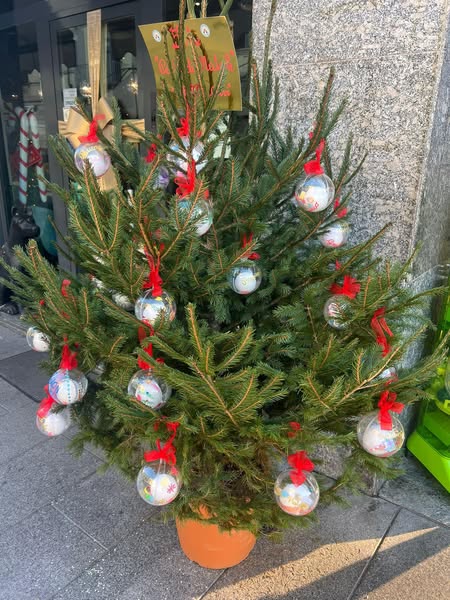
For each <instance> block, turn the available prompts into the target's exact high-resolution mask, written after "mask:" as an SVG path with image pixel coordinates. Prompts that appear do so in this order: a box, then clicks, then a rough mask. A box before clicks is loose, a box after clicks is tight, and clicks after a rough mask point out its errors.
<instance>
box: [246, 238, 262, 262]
mask: <svg viewBox="0 0 450 600" xmlns="http://www.w3.org/2000/svg"><path fill="white" fill-rule="evenodd" d="M252 241H253V233H250V234H249V235H248V237H247V234H244V236H243V238H242V248H246V247H247V246H249V245H250V244H251V243H252ZM245 258H248V260H259V259H260V258H261V255H260V254H258V253H257V252H248V253H247V254H246V255H245Z"/></svg>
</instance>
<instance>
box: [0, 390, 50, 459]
mask: <svg viewBox="0 0 450 600" xmlns="http://www.w3.org/2000/svg"><path fill="white" fill-rule="evenodd" d="M26 400H27V402H28V406H20V405H19V407H17V408H14V407H11V409H10V410H4V412H3V413H0V464H3V463H6V462H8V461H9V460H10V459H12V458H15V457H16V456H19V455H21V454H23V453H24V452H26V451H27V450H29V449H31V448H33V447H34V446H38V445H39V444H45V442H46V438H45V436H44V435H43V434H42V433H40V432H39V431H38V429H37V427H36V425H35V421H36V404H35V403H34V402H32V401H31V400H30V399H29V398H26ZM42 451H43V452H44V450H42Z"/></svg>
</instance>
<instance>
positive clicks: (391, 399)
mask: <svg viewBox="0 0 450 600" xmlns="http://www.w3.org/2000/svg"><path fill="white" fill-rule="evenodd" d="M396 400H397V394H396V393H395V392H390V391H389V390H384V392H381V396H380V400H379V402H378V408H379V409H380V410H379V412H378V421H379V423H380V427H381V429H385V430H387V429H389V430H390V429H392V417H391V415H390V413H389V411H390V410H391V411H392V412H395V413H397V414H400V413H401V412H402V410H403V407H404V406H405V405H404V404H402V403H401V402H396Z"/></svg>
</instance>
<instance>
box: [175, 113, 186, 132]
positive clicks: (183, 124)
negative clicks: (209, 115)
mask: <svg viewBox="0 0 450 600" xmlns="http://www.w3.org/2000/svg"><path fill="white" fill-rule="evenodd" d="M188 115H189V113H188V112H186V117H181V119H180V123H181V125H180V127H177V133H178V135H179V136H180V137H189V118H188Z"/></svg>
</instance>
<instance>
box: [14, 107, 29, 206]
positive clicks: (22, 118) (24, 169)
mask: <svg viewBox="0 0 450 600" xmlns="http://www.w3.org/2000/svg"><path fill="white" fill-rule="evenodd" d="M14 112H15V113H16V115H17V117H18V119H19V127H20V138H19V200H20V202H21V203H22V204H24V205H25V204H26V203H27V188H28V141H29V137H30V123H29V120H28V116H27V113H26V112H25V110H24V109H23V108H21V107H20V106H17V107H16V108H15V109H14Z"/></svg>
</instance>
